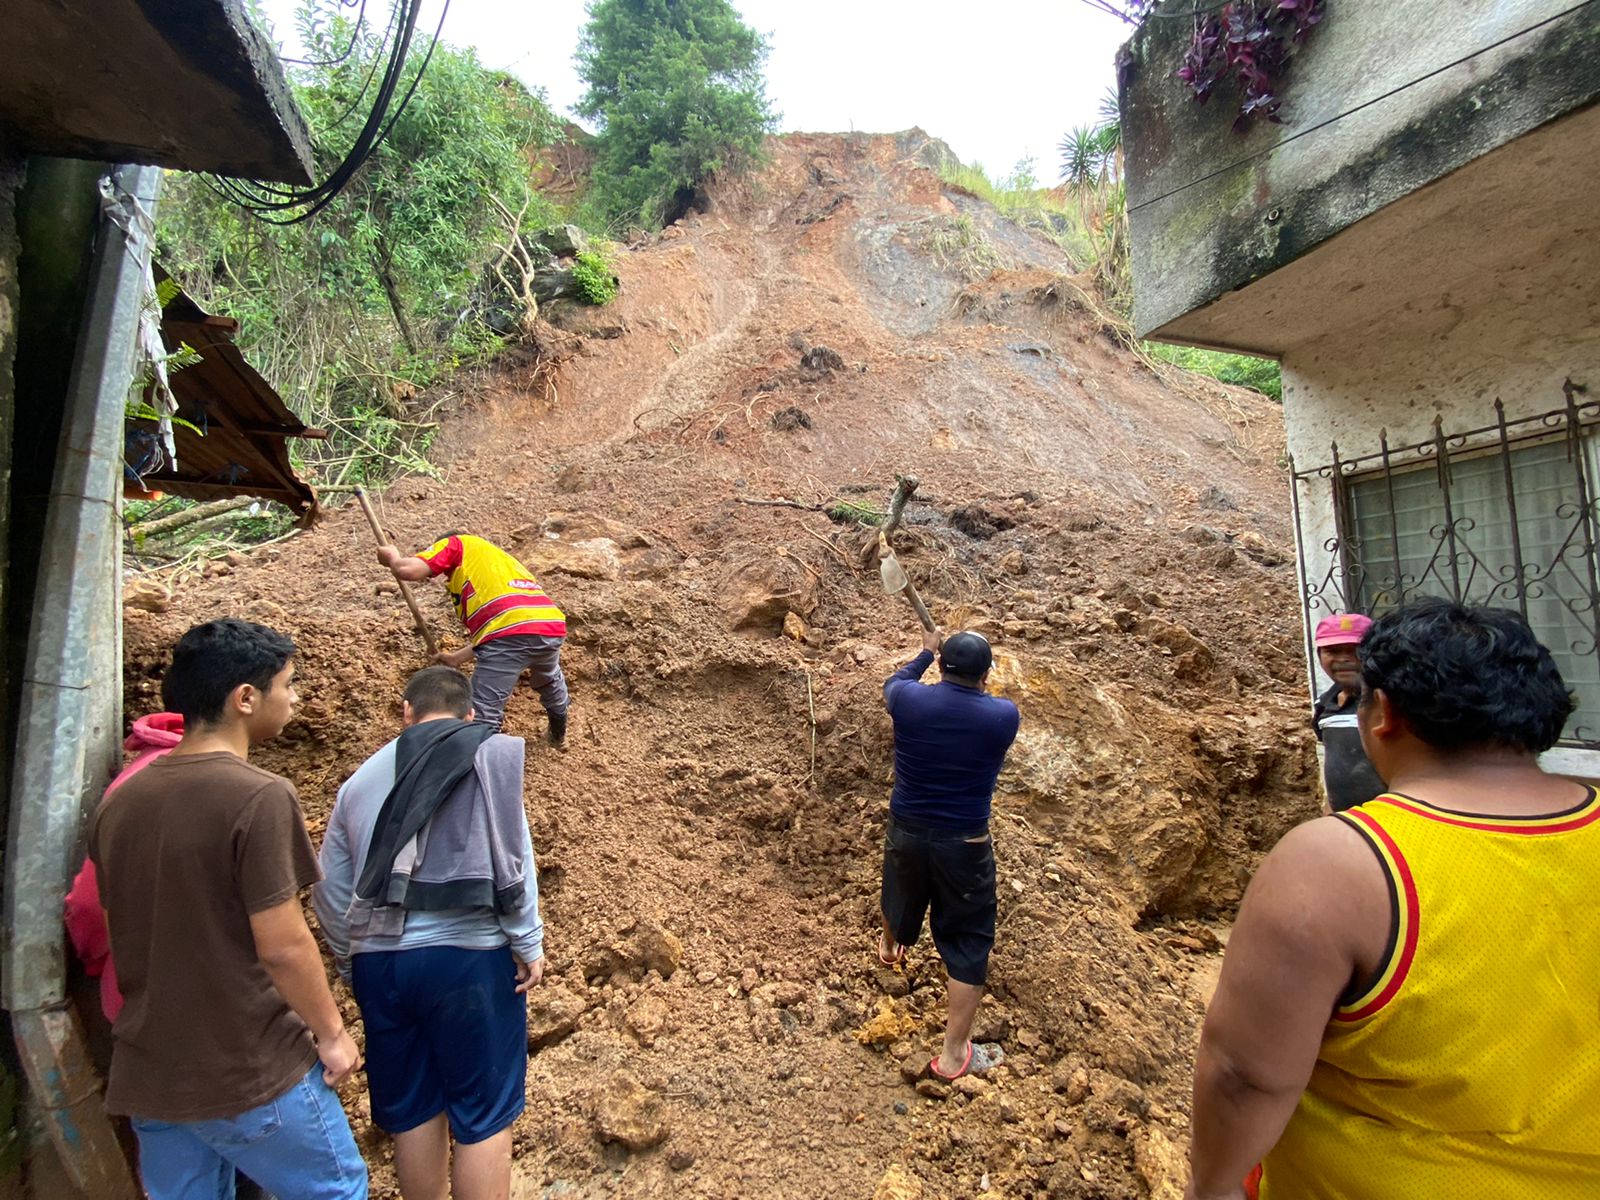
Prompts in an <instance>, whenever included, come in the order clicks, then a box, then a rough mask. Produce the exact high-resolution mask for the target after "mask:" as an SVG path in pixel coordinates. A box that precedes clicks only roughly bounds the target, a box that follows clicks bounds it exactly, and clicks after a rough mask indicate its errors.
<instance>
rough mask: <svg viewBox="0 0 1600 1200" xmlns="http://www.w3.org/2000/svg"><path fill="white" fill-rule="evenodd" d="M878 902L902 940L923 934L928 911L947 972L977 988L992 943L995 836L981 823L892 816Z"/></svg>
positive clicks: (986, 970)
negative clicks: (951, 825)
mask: <svg viewBox="0 0 1600 1200" xmlns="http://www.w3.org/2000/svg"><path fill="white" fill-rule="evenodd" d="M882 906H883V916H884V919H885V920H886V921H888V922H889V929H890V930H891V932H892V933H893V934H894V940H895V941H897V942H899V943H900V945H902V946H910V945H912V944H914V943H915V942H916V940H917V938H918V937H920V936H921V934H922V918H923V916H924V915H925V914H926V915H927V916H928V927H929V929H931V930H932V931H933V944H934V946H935V947H936V948H937V949H938V951H939V957H940V958H942V959H943V960H944V966H945V970H946V971H948V972H949V973H950V978H951V979H954V980H956V981H957V982H959V983H970V984H972V985H974V986H976V987H982V986H983V984H984V983H985V981H986V980H987V979H988V977H989V951H990V950H992V949H993V948H994V915H995V901H994V839H993V838H992V837H990V835H989V832H988V830H987V828H986V827H979V828H977V829H960V830H950V829H937V828H933V827H931V826H926V825H913V824H910V823H908V822H905V821H901V820H898V819H897V818H895V817H894V816H890V818H889V829H888V834H887V837H886V838H885V841H884V846H883V901H882ZM930 909H931V910H932V911H931V912H930V911H929V910H930Z"/></svg>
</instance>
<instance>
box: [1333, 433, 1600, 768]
mask: <svg viewBox="0 0 1600 1200" xmlns="http://www.w3.org/2000/svg"><path fill="white" fill-rule="evenodd" d="M1584 453H1585V461H1583V462H1581V463H1577V464H1574V463H1571V462H1569V461H1568V458H1567V443H1566V442H1565V441H1564V440H1557V441H1552V442H1545V443H1542V444H1537V445H1529V446H1522V447H1518V448H1516V449H1513V450H1512V451H1511V479H1512V492H1513V496H1514V498H1515V502H1516V523H1515V529H1514V530H1513V524H1512V508H1511V503H1510V501H1509V500H1508V498H1507V495H1506V478H1505V461H1504V460H1503V459H1502V457H1501V456H1500V455H1499V454H1498V453H1493V454H1480V455H1475V456H1472V457H1466V458H1457V459H1454V460H1452V461H1451V463H1450V480H1449V494H1448V497H1447V496H1446V493H1445V492H1444V490H1442V489H1441V488H1440V486H1439V476H1438V471H1437V469H1436V468H1435V466H1434V465H1433V464H1431V463H1430V464H1428V465H1426V466H1423V467H1419V468H1414V469H1411V470H1404V471H1397V472H1395V473H1393V474H1392V476H1391V477H1390V479H1389V480H1388V481H1387V482H1386V481H1385V480H1384V479H1383V477H1381V476H1378V477H1374V478H1367V479H1359V480H1354V481H1352V482H1351V484H1350V490H1349V497H1350V517H1351V526H1350V529H1349V531H1348V532H1349V534H1350V536H1349V538H1348V539H1347V553H1348V554H1349V556H1350V560H1351V567H1352V568H1353V569H1356V570H1358V572H1359V588H1358V591H1357V594H1358V595H1359V597H1360V604H1361V607H1362V609H1363V610H1364V611H1366V612H1368V613H1372V614H1374V615H1377V614H1379V613H1382V612H1386V611H1388V610H1390V609H1392V608H1394V607H1396V606H1397V605H1398V604H1400V603H1401V602H1402V601H1403V600H1407V599H1412V598H1414V597H1417V596H1451V597H1455V598H1458V599H1461V600H1464V601H1466V602H1468V603H1471V604H1493V605H1498V606H1501V607H1504V608H1517V607H1518V605H1519V594H1518V593H1519V590H1521V591H1524V592H1525V595H1524V596H1523V597H1522V598H1521V602H1522V603H1524V604H1525V605H1526V611H1527V615H1528V623H1529V624H1530V625H1532V626H1533V629H1534V631H1535V632H1536V633H1537V634H1538V635H1539V638H1540V640H1541V641H1543V642H1544V643H1545V645H1546V646H1548V647H1549V648H1550V652H1551V653H1552V654H1553V655H1554V656H1555V660H1556V663H1557V664H1558V665H1559V666H1560V668H1561V674H1562V677H1563V678H1564V679H1565V680H1566V682H1567V686H1568V687H1570V688H1571V689H1572V690H1573V691H1574V692H1575V693H1577V697H1578V704H1579V708H1578V711H1577V712H1576V713H1574V714H1573V716H1572V719H1571V720H1570V721H1569V722H1568V723H1567V729H1566V737H1565V738H1564V740H1566V741H1582V742H1595V741H1600V655H1597V650H1596V645H1595V627H1596V620H1597V617H1600V614H1596V612H1595V611H1594V608H1593V599H1592V598H1593V595H1594V588H1593V574H1592V572H1593V568H1594V560H1593V551H1592V547H1591V546H1590V544H1589V538H1588V528H1587V525H1586V523H1585V521H1584V513H1583V511H1582V509H1581V506H1580V497H1581V493H1580V491H1579V478H1578V473H1579V471H1585V470H1590V469H1591V467H1592V462H1591V461H1590V460H1591V458H1592V455H1593V450H1592V448H1591V447H1590V446H1588V445H1585V450H1584ZM1592 480H1593V474H1592V471H1591V473H1590V475H1589V482H1588V483H1587V486H1588V487H1589V488H1590V489H1591V494H1592V489H1593V482H1592ZM1391 497H1392V504H1391ZM1447 499H1448V514H1449V516H1448V519H1447V516H1446V512H1447V508H1446V501H1447ZM1513 534H1515V536H1513ZM1519 547H1520V550H1521V562H1520V564H1519V563H1518V559H1517V551H1518V548H1519ZM1519 581H1520V584H1521V588H1520V589H1519Z"/></svg>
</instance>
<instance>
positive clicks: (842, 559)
mask: <svg viewBox="0 0 1600 1200" xmlns="http://www.w3.org/2000/svg"><path fill="white" fill-rule="evenodd" d="M800 531H801V532H802V533H804V534H807V535H808V536H810V537H813V538H816V540H817V541H819V542H821V543H822V544H823V545H824V546H826V547H827V548H828V549H829V550H832V551H833V552H834V553H835V554H837V555H838V556H839V561H840V562H841V563H843V564H844V565H845V566H846V567H847V568H849V569H850V570H855V568H854V567H853V566H851V564H850V559H849V556H847V555H846V554H845V552H844V551H843V550H841V549H839V546H838V543H837V542H832V541H829V540H828V539H827V538H825V537H823V536H822V535H821V534H820V533H818V532H817V531H816V530H814V529H807V528H806V527H805V526H804V525H802V526H800Z"/></svg>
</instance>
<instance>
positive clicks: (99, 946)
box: [66, 712, 183, 1024]
mask: <svg viewBox="0 0 1600 1200" xmlns="http://www.w3.org/2000/svg"><path fill="white" fill-rule="evenodd" d="M182 740H183V717H182V716H181V715H180V714H178V713H169V712H158V713H151V714H150V715H149V716H147V717H140V718H139V719H138V720H137V721H135V722H134V723H133V732H132V733H130V734H129V735H128V740H127V741H125V742H123V743H122V745H123V748H124V749H125V750H128V751H129V752H130V753H132V754H133V755H134V758H133V761H132V762H130V763H129V764H128V765H127V766H125V767H123V768H122V772H121V773H120V774H119V775H118V776H117V777H116V778H115V779H113V780H112V781H111V786H110V787H108V788H106V795H107V796H110V795H111V794H112V793H113V792H115V791H116V790H117V788H119V787H121V786H122V785H123V784H124V783H126V782H127V781H128V780H129V779H131V778H133V776H135V775H137V774H138V773H139V772H140V771H142V770H144V769H145V768H146V767H148V766H149V765H150V764H151V763H153V762H155V760H156V759H158V758H160V757H161V756H162V755H163V754H166V753H167V752H168V751H169V750H171V749H172V748H173V747H174V746H176V745H177V744H178V743H179V742H180V741H182ZM66 924H67V936H68V937H69V938H70V939H71V940H72V948H73V949H74V950H76V951H77V952H78V958H79V959H80V960H82V962H83V969H84V971H85V972H86V973H87V974H88V975H89V976H90V977H91V978H94V977H96V976H98V977H99V980H100V1011H101V1012H103V1013H105V1015H106V1020H108V1021H110V1022H112V1023H113V1024H115V1022H116V1019H117V1014H118V1013H120V1012H121V1011H122V991H121V989H119V988H118V987H117V968H116V964H115V963H113V962H112V961H111V935H110V934H109V933H108V932H107V930H106V918H105V912H104V911H103V910H102V909H101V907H100V879H99V877H98V876H97V875H96V874H95V869H94V863H92V862H90V861H89V860H88V859H87V858H85V859H84V860H83V869H82V870H80V871H79V872H78V875H77V878H75V879H74V880H73V881H72V890H71V891H70V892H68V893H67V905H66Z"/></svg>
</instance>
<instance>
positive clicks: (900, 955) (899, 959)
mask: <svg viewBox="0 0 1600 1200" xmlns="http://www.w3.org/2000/svg"><path fill="white" fill-rule="evenodd" d="M897 946H898V948H897V949H896V951H895V955H894V957H893V958H885V957H884V956H883V938H882V937H881V936H880V937H879V938H878V961H879V962H881V963H882V964H883V965H884V966H886V967H898V966H899V965H900V964H901V963H903V962H905V960H906V948H905V947H904V946H899V945H898V943H897Z"/></svg>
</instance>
